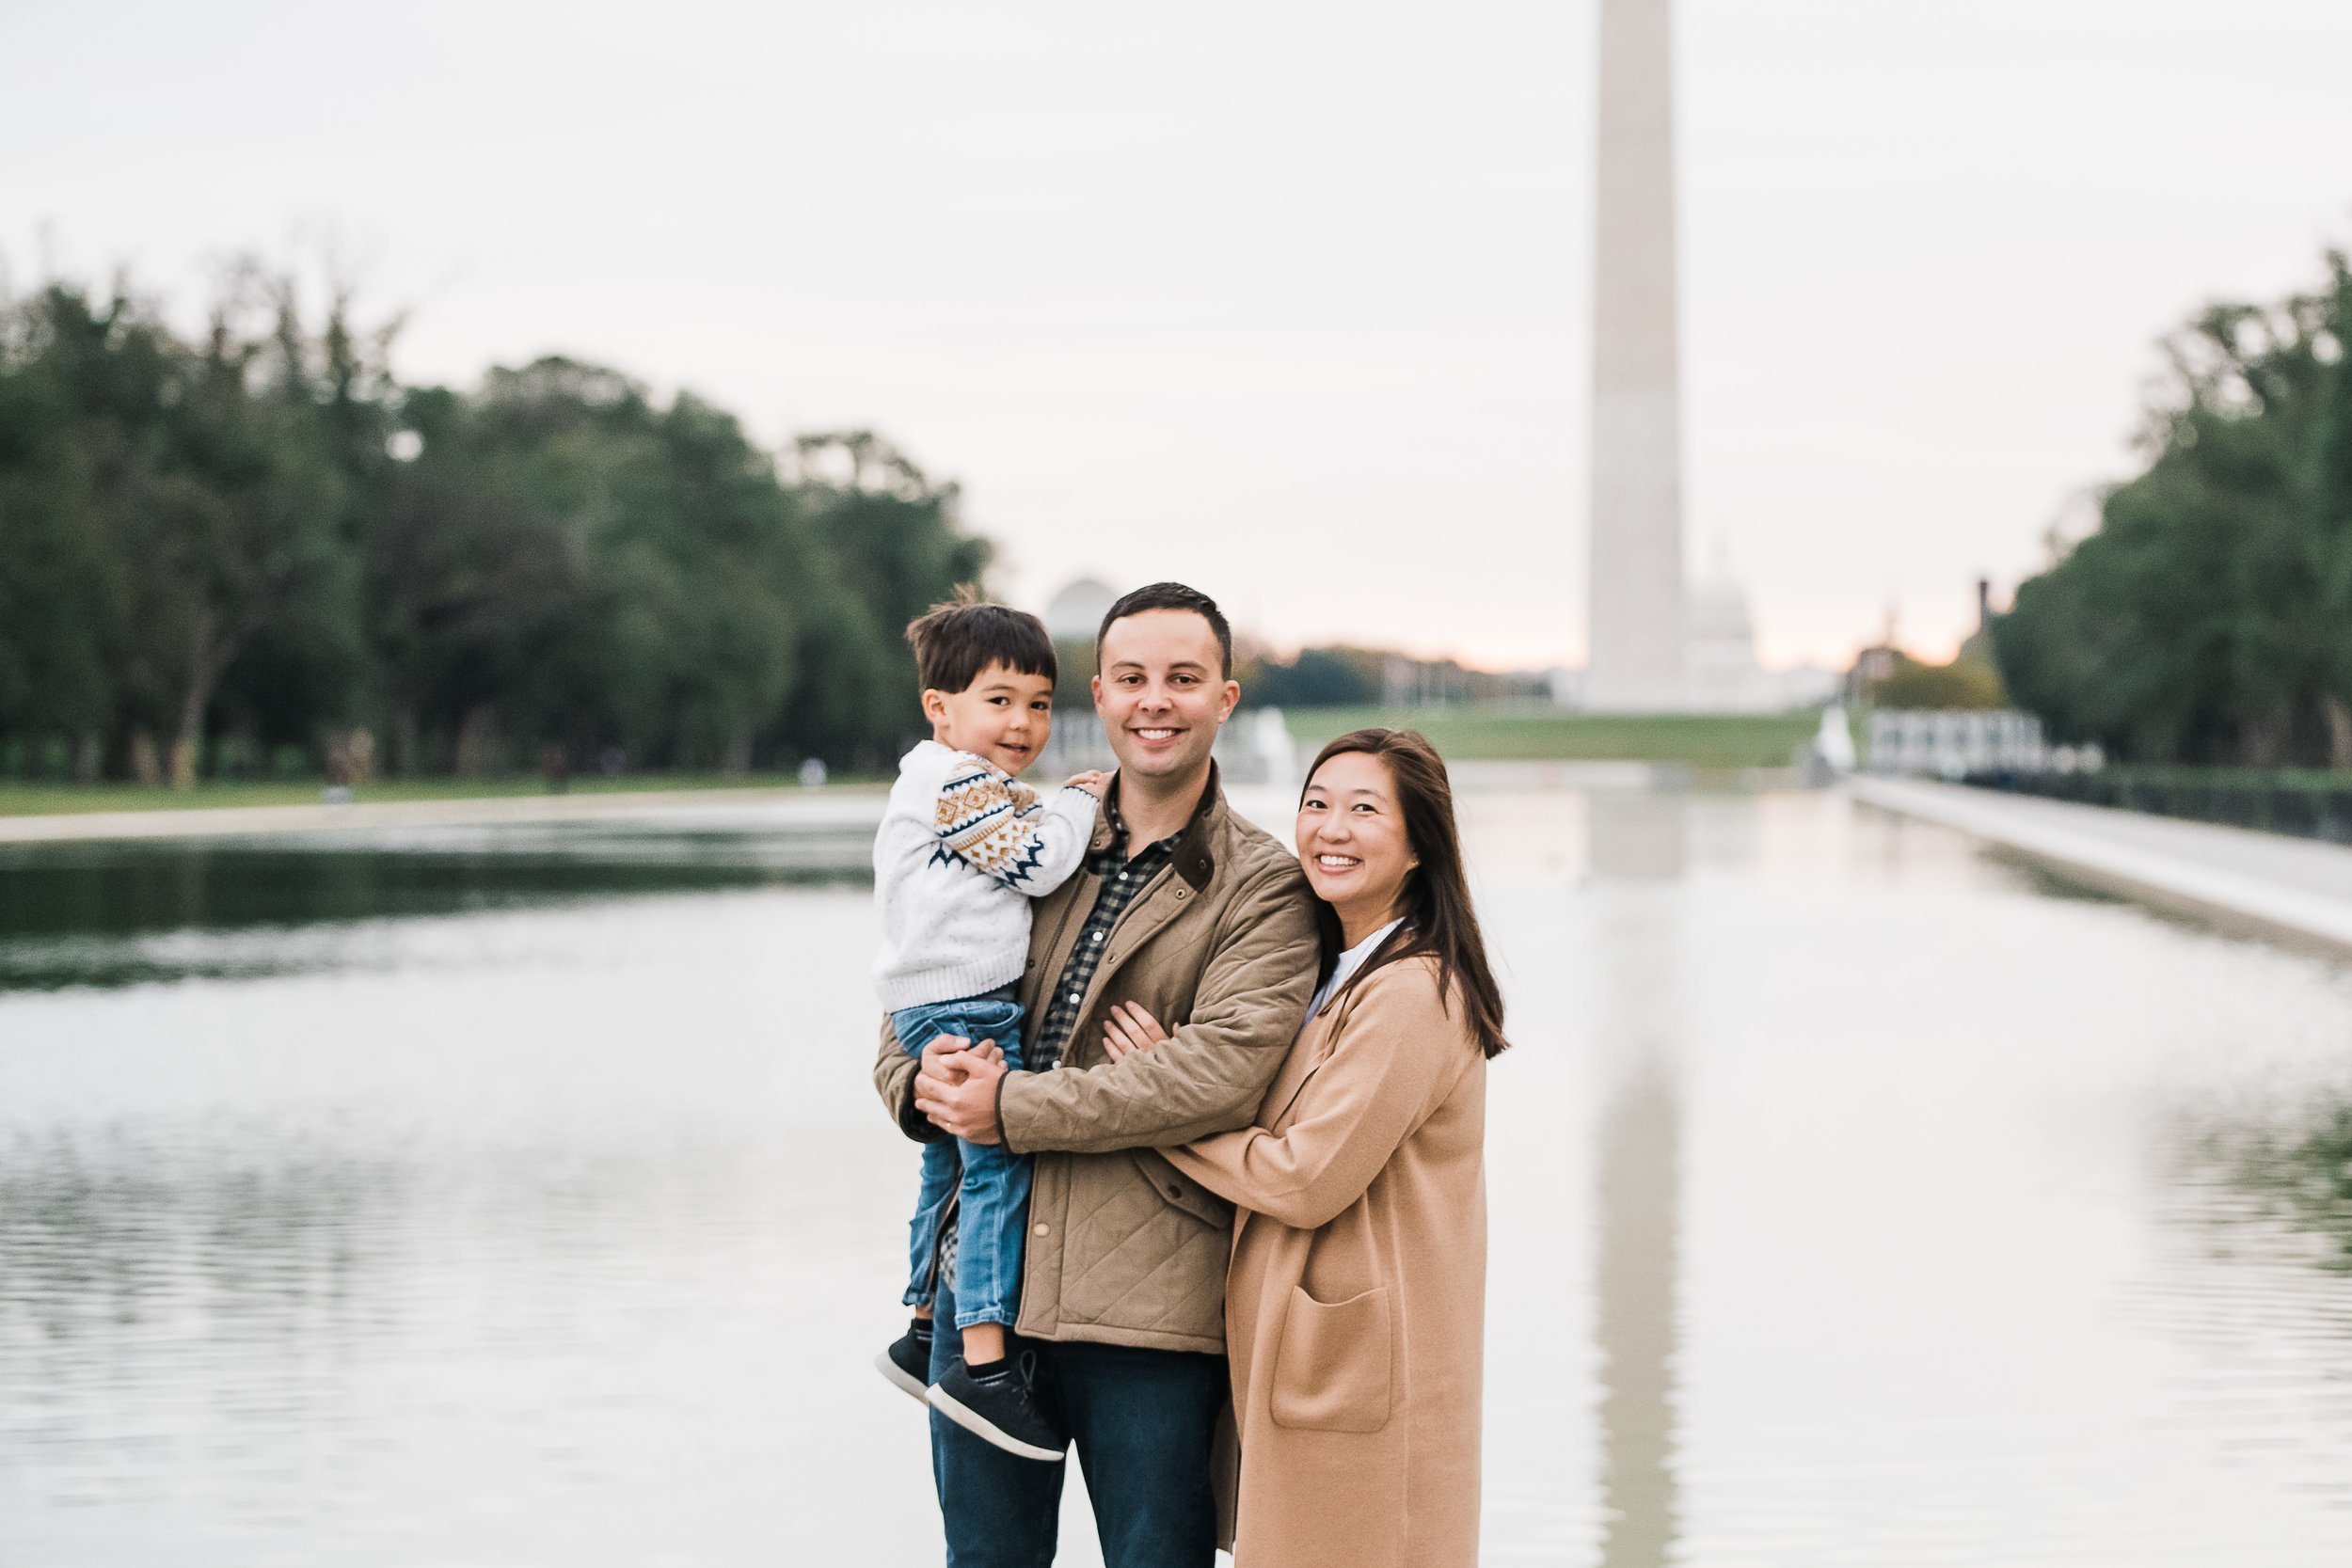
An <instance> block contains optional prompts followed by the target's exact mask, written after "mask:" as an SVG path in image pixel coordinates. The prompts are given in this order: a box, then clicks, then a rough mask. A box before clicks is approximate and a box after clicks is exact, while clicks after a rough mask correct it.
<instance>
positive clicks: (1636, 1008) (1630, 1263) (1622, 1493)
mask: <svg viewBox="0 0 2352 1568" xmlns="http://www.w3.org/2000/svg"><path fill="white" fill-rule="evenodd" d="M1585 821H1586V825H1587V831H1588V833H1589V837H1590V842H1589V847H1588V849H1587V863H1588V864H1589V865H1590V867H1591V871H1592V875H1593V878H1594V879H1595V880H1596V881H1597V882H1599V883H1602V884H1620V885H1619V886H1617V887H1616V889H1615V892H1616V896H1615V898H1614V900H1613V905H1614V909H1615V911H1616V915H1617V918H1616V920H1615V921H1614V922H1613V923H1612V924H1611V926H1610V927H1608V928H1607V929H1606V931H1605V932H1604V933H1603V934H1602V942H1603V946H1604V950H1603V952H1602V953H1601V955H1600V958H1599V962H1598V964H1597V970H1596V974H1597V977H1598V979H1599V982H1600V983H1599V984H1598V985H1597V987H1596V989H1595V996H1594V1003H1595V1012H1596V1015H1597V1016H1596V1018H1595V1021H1594V1022H1595V1027H1594V1029H1593V1031H1592V1039H1593V1040H1594V1041H1595V1043H1596V1048H1597V1051H1598V1052H1599V1053H1600V1059H1599V1060H1598V1061H1597V1062H1596V1063H1595V1069H1596V1070H1597V1072H1598V1074H1599V1075H1600V1078H1601V1083H1602V1088H1601V1114H1600V1126H1599V1130H1598V1132H1597V1138H1596V1149H1595V1154H1596V1165H1597V1172H1596V1194H1597V1200H1598V1201H1597V1215H1596V1230H1597V1246H1596V1248H1595V1257H1594V1262H1593V1298H1594V1299H1593V1319H1594V1338H1596V1340H1597V1343H1598V1348H1599V1351H1600V1366H1599V1375H1600V1383H1601V1395H1600V1401H1599V1406H1598V1411H1599V1418H1600V1439H1601V1452H1600V1491H1601V1497H1600V1501H1601V1510H1602V1529H1603V1534H1602V1536H1601V1561H1602V1564H1603V1568H1650V1565H1652V1564H1660V1563H1664V1562H1666V1561H1667V1560H1668V1559H1669V1554H1670V1553H1671V1551H1672V1549H1673V1546H1674V1543H1675V1535H1676V1526H1677V1495H1676V1487H1675V1452H1674V1449H1675V1358H1676V1354H1677V1349H1678V1346H1679V1342H1680V1333H1679V1317H1678V1313H1679V1310H1680V1305H1681V1304H1680V1302H1679V1301H1678V1300H1677V1290H1676V1264H1677V1259H1679V1257H1680V1251H1681V1238H1680V1236H1679V1234H1678V1230H1679V1226H1680V1213H1681V1166H1680V1162H1681V1154H1682V1112H1681V1103H1680V1092H1679V1087H1678V1081H1677V1074H1678V1068H1677V1062H1676V1053H1677V1049H1678V1046H1679V1038H1680V1030H1679V1020H1678V1018H1677V1011H1676V1005H1677V998H1678V997H1679V995H1680V990H1681V985H1680V980H1681V976H1680V975H1679V974H1678V973H1677V970H1678V969H1679V955H1680V950H1681V943H1680V941H1679V933H1678V932H1677V929H1676V915H1677V904H1676V901H1675V899H1674V897H1673V895H1672V884H1673V883H1675V882H1676V881H1677V880H1679V879H1680V878H1681V876H1682V869H1683V858H1684V853H1685V844H1684V836H1685V832H1686V827H1687V821H1688V818H1687V816H1686V815H1685V809H1684V802H1683V801H1682V800H1679V799H1677V798H1675V797H1661V796H1656V795H1647V794H1631V793H1607V794H1598V795H1596V796H1594V797H1593V799H1592V800H1591V802H1590V804H1589V806H1588V808H1587V815H1586V818H1585Z"/></svg>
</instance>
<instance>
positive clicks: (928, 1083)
mask: <svg viewBox="0 0 2352 1568" xmlns="http://www.w3.org/2000/svg"><path fill="white" fill-rule="evenodd" d="M1004 1075H1005V1053H1003V1052H1002V1051H1000V1050H998V1049H997V1047H996V1042H995V1041H994V1040H982V1041H981V1042H980V1043H979V1044H977V1045H974V1044H973V1043H972V1042H971V1041H970V1040H966V1039H960V1038H958V1037H955V1036H953V1035H942V1036H941V1037H939V1038H937V1039H935V1040H933V1041H931V1043H930V1044H929V1045H927V1046H925V1047H924V1048H923V1065H922V1068H921V1069H920V1070H919V1071H917V1072H916V1073H915V1075H914V1108H915V1109H916V1110H918V1111H920V1112H922V1113H923V1114H924V1115H925V1116H927V1117H930V1118H931V1122H932V1124H933V1125H934V1126H936V1127H937V1128H939V1130H940V1131H941V1132H946V1133H949V1134H951V1135H953V1136H955V1137H959V1138H961V1139H962V1140H963V1141H964V1142H966V1143H973V1144H997V1143H1003V1142H1004V1141H1005V1131H1004V1129H1003V1128H1002V1127H1000V1126H998V1125H997V1121H996V1082H997V1080H998V1079H1000V1078H1002V1077H1004Z"/></svg>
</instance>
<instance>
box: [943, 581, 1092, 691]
mask: <svg viewBox="0 0 2352 1568" xmlns="http://www.w3.org/2000/svg"><path fill="white" fill-rule="evenodd" d="M907 641H909V642H911V643H913V644H914V672H915V675H916V678H917V679H918V680H920V681H921V682H922V686H923V689H924V690H926V691H963V690H968V689H970V688H971V685H972V683H973V682H974V681H976V680H978V679H979V678H980V672H981V671H983V670H985V669H987V668H988V667H989V666H990V665H992V664H1002V665H1004V666H1006V667H1007V668H1008V669H1010V670H1012V671H1014V672H1015V673H1019V674H1024V675H1043V676H1044V677H1045V678H1046V679H1047V680H1049V681H1050V680H1057V679H1058V678H1059V676H1060V672H1059V670H1058V668H1057V663H1056V660H1055V658H1054V640H1053V639H1052V638H1050V637H1048V636H1046V635H1045V623H1044V622H1042V621H1041V620H1039V619H1038V618H1037V617H1036V616H1034V615H1031V614H1029V613H1028V612H1027V611H1026V610H1014V609H1013V608H1012V607H1010V606H1009V605H1001V604H987V603H984V602H982V600H981V598H980V592H979V590H978V589H977V588H974V587H972V586H970V585H969V584H966V585H965V586H963V587H961V588H959V589H957V590H956V596H955V597H954V598H952V599H949V600H948V601H947V602H946V604H935V605H933V606H931V607H930V609H929V610H925V611H924V612H923V613H922V614H920V615H918V616H916V617H915V618H914V620H912V621H910V622H908V623H907Z"/></svg>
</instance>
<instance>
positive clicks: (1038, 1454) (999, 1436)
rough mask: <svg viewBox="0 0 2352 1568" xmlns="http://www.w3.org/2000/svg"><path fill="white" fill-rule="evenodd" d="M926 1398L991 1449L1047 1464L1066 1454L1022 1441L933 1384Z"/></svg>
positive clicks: (1055, 1461) (1060, 1458)
mask: <svg viewBox="0 0 2352 1568" xmlns="http://www.w3.org/2000/svg"><path fill="white" fill-rule="evenodd" d="M927 1397H928V1398H929V1399H930V1406H931V1408H932V1409H933V1410H936V1411H938V1412H939V1413H940V1414H941V1415H942V1416H945V1417H946V1418H948V1419H949V1420H951V1421H953V1422H955V1423H956V1425H958V1426H960V1427H961V1428H963V1430H964V1431H966V1432H968V1433H971V1434H972V1435H973V1436H975V1437H977V1438H978V1439H979V1440H980V1441H981V1442H983V1443H986V1444H988V1445H989V1446H990V1447H992V1448H998V1449H1004V1450H1005V1451H1006V1452H1007V1453H1017V1454H1019V1455H1020V1456H1021V1457H1022V1458H1024V1459H1035V1460H1041V1461H1042V1462H1043V1463H1045V1464H1047V1465H1059V1464H1060V1463H1061V1462H1062V1461H1063V1460H1064V1459H1066V1458H1068V1457H1069V1456H1068V1455H1067V1454H1064V1453H1063V1452H1062V1451H1061V1450H1060V1449H1041V1448H1039V1447H1038V1446H1037V1445H1036V1444H1034V1443H1024V1442H1023V1441H1021V1439H1020V1438H1018V1437H1015V1436H1013V1435H1012V1434H1011V1433H1008V1432H1006V1431H1005V1430H1004V1429H1003V1428H1002V1427H999V1426H997V1425H995V1424H994V1423H993V1422H992V1421H989V1420H986V1419H984V1418H982V1417H981V1416H980V1415H979V1414H978V1413H977V1412H976V1411H975V1410H973V1409H972V1408H971V1407H970V1406H969V1405H964V1404H959V1403H958V1402H956V1401H955V1400H954V1399H952V1398H951V1397H949V1395H948V1394H947V1392H946V1390H945V1389H942V1388H937V1387H934V1388H932V1389H931V1390H930V1393H929V1395H928V1396H927Z"/></svg>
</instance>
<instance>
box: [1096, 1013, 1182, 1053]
mask: <svg viewBox="0 0 2352 1568" xmlns="http://www.w3.org/2000/svg"><path fill="white" fill-rule="evenodd" d="M1167 1043H1168V1031H1167V1030H1165V1029H1163V1028H1161V1027H1160V1021H1159V1020H1158V1019H1155V1018H1153V1017H1152V1015H1151V1014H1150V1013H1147V1012H1145V1011H1144V1010H1143V1008H1142V1007H1140V1006H1137V1005H1136V1004H1135V1003H1133V1002H1121V1003H1119V1004H1117V1005H1116V1006H1113V1007H1112V1008H1111V1011H1110V1016H1109V1017H1108V1018H1106V1019H1104V1021H1103V1049H1104V1050H1105V1051H1107V1052H1109V1053H1110V1057H1111V1060H1112V1061H1114V1062H1117V1061H1123V1060H1125V1059H1126V1058H1127V1057H1129V1056H1132V1055H1134V1054H1135V1053H1136V1052H1138V1051H1149V1050H1151V1049H1152V1047H1153V1046H1155V1045H1165V1044H1167Z"/></svg>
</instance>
